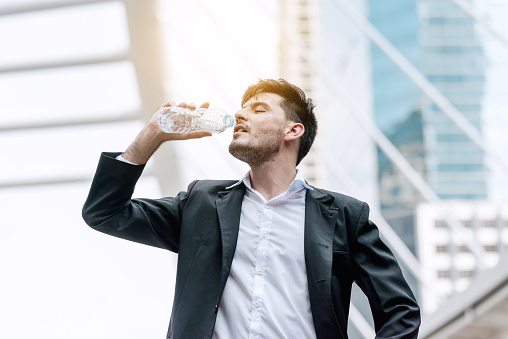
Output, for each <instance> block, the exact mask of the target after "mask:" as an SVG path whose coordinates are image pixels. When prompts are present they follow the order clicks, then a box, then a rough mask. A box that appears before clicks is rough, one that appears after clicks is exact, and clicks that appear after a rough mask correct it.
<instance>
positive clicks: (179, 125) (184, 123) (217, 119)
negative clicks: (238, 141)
mask: <svg viewBox="0 0 508 339" xmlns="http://www.w3.org/2000/svg"><path fill="white" fill-rule="evenodd" d="M158 122H159V127H160V129H161V130H163V131H164V132H166V133H187V132H192V131H200V130H206V131H210V132H212V133H221V132H224V131H225V130H226V129H227V128H228V127H231V126H233V125H234V124H235V118H234V117H233V116H232V115H228V114H227V113H226V112H224V111H223V110H221V109H216V108H198V109H195V110H194V111H191V110H190V109H188V108H182V107H166V109H164V111H163V112H162V113H161V114H159V117H158Z"/></svg>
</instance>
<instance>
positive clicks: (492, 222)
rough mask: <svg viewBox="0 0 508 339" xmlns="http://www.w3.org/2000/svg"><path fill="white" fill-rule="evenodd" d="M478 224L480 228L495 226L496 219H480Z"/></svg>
mask: <svg viewBox="0 0 508 339" xmlns="http://www.w3.org/2000/svg"><path fill="white" fill-rule="evenodd" d="M480 226H481V227H482V228H495V227H496V220H481V221H480Z"/></svg>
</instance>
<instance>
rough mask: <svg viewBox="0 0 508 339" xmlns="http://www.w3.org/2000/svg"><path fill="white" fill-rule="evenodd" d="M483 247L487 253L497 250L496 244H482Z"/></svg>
mask: <svg viewBox="0 0 508 339" xmlns="http://www.w3.org/2000/svg"><path fill="white" fill-rule="evenodd" d="M483 249H485V251H487V252H489V253H495V252H497V246H496V245H485V246H483Z"/></svg>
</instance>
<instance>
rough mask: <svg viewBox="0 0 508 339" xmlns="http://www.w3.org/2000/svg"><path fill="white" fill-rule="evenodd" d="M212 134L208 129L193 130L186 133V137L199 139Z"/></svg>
mask: <svg viewBox="0 0 508 339" xmlns="http://www.w3.org/2000/svg"><path fill="white" fill-rule="evenodd" d="M212 135H213V134H212V132H210V131H194V132H189V133H186V136H185V137H186V139H199V138H204V137H211V136H212Z"/></svg>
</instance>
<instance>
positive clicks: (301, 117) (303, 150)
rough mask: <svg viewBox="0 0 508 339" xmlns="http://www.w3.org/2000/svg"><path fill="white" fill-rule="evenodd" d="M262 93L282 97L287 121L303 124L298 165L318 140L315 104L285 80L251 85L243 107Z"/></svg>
mask: <svg viewBox="0 0 508 339" xmlns="http://www.w3.org/2000/svg"><path fill="white" fill-rule="evenodd" d="M260 93H275V94H278V95H280V96H281V97H282V98H283V100H282V101H281V104H280V105H281V107H282V109H283V110H284V113H285V115H286V119H287V120H290V121H294V122H297V123H301V124H302V125H303V126H304V128H305V131H304V133H303V136H302V137H301V138H300V149H299V150H298V158H297V160H296V164H297V165H298V164H299V163H300V161H302V159H303V158H304V157H305V156H306V155H307V153H309V150H310V148H311V146H312V143H313V142H314V139H315V138H316V134H317V128H318V126H317V120H316V116H315V115H314V104H313V103H312V99H310V98H307V97H306V96H305V93H304V91H302V90H301V89H300V88H299V87H297V86H295V85H293V84H291V83H289V82H287V81H286V80H284V79H278V80H274V79H262V80H259V81H258V83H257V84H253V85H250V86H249V87H248V88H247V90H246V91H245V93H244V94H243V97H242V106H243V105H244V104H245V103H246V102H247V101H249V100H250V99H251V98H252V97H254V96H256V95H258V94H260Z"/></svg>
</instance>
